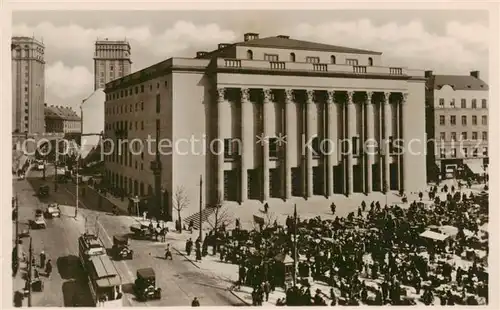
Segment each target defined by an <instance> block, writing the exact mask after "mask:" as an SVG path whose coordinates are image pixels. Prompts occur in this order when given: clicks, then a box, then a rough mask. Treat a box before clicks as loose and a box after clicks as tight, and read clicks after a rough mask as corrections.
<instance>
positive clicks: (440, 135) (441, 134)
mask: <svg viewBox="0 0 500 310" xmlns="http://www.w3.org/2000/svg"><path fill="white" fill-rule="evenodd" d="M439 139H440V140H441V141H445V140H446V132H440V133H439Z"/></svg>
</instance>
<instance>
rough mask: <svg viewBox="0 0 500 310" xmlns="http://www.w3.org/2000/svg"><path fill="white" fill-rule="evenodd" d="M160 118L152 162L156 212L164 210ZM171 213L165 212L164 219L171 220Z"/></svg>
mask: <svg viewBox="0 0 500 310" xmlns="http://www.w3.org/2000/svg"><path fill="white" fill-rule="evenodd" d="M159 123H160V122H159V120H157V121H156V124H157V125H156V154H155V160H154V161H152V162H151V170H153V175H154V184H155V189H154V190H155V203H156V207H157V208H158V209H157V210H155V213H157V214H161V212H160V210H162V209H163V208H162V207H163V206H162V199H161V170H162V167H161V160H160V127H159ZM168 215H169V214H166V216H165V214H164V216H165V218H164V220H166V221H168V220H170V219H169V218H168V217H169V216H168Z"/></svg>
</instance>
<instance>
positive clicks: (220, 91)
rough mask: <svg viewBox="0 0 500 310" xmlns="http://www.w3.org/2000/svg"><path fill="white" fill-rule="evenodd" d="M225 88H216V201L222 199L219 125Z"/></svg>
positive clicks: (222, 146) (220, 125)
mask: <svg viewBox="0 0 500 310" xmlns="http://www.w3.org/2000/svg"><path fill="white" fill-rule="evenodd" d="M225 94H226V89H225V88H217V125H216V126H217V133H216V139H219V140H218V141H219V143H217V155H216V156H217V178H216V179H217V180H216V182H217V196H216V197H215V198H216V201H217V200H219V202H220V201H223V200H224V143H223V142H222V141H223V140H222V139H221V127H222V124H223V122H224V119H223V118H222V108H221V106H222V104H224V100H225Z"/></svg>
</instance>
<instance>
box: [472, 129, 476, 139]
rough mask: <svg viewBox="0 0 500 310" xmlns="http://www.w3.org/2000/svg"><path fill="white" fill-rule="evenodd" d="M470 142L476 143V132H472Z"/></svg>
mask: <svg viewBox="0 0 500 310" xmlns="http://www.w3.org/2000/svg"><path fill="white" fill-rule="evenodd" d="M472 140H473V141H476V140H477V131H473V132H472Z"/></svg>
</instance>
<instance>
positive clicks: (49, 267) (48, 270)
mask: <svg viewBox="0 0 500 310" xmlns="http://www.w3.org/2000/svg"><path fill="white" fill-rule="evenodd" d="M51 273H52V261H51V260H50V259H49V260H48V261H47V265H46V266H45V276H46V277H47V278H49V277H50V274H51Z"/></svg>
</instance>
